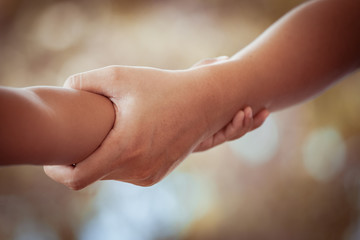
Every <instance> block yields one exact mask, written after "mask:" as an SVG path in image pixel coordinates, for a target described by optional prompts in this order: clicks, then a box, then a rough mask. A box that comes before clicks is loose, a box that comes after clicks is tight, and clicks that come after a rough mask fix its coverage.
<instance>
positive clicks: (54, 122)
mask: <svg viewBox="0 0 360 240" xmlns="http://www.w3.org/2000/svg"><path fill="white" fill-rule="evenodd" d="M0 112H1V118H0V133H1V138H0V165H13V164H38V165H44V164H47V165H51V164H68V165H69V164H74V163H78V162H79V161H81V160H83V159H84V158H86V157H87V156H88V155H90V154H91V153H92V152H93V151H94V150H95V149H96V148H97V147H98V146H99V145H100V144H101V142H102V141H103V139H104V138H105V137H106V135H107V134H108V132H109V131H110V129H111V127H112V125H113V122H114V117H115V113H114V108H113V106H112V103H111V102H110V101H109V100H108V99H107V98H105V97H103V96H100V95H98V94H93V93H89V92H85V91H78V90H74V89H65V88H59V87H31V88H10V87H0Z"/></svg>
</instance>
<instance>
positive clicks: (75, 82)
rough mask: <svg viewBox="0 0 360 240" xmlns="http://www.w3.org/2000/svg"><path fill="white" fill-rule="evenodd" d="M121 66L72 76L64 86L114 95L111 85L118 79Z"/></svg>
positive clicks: (109, 95)
mask: <svg viewBox="0 0 360 240" xmlns="http://www.w3.org/2000/svg"><path fill="white" fill-rule="evenodd" d="M119 69H120V67H116V66H109V67H105V68H100V69H95V70H91V71H88V72H83V73H78V74H75V75H72V76H70V77H69V78H68V79H67V80H66V81H65V83H64V87H67V88H74V89H78V90H84V91H89V92H93V93H97V94H102V95H106V96H108V97H112V96H111V95H112V94H111V93H110V92H109V89H111V88H109V86H112V84H114V82H115V81H116V79H117V76H118V73H119V71H120V70H119Z"/></svg>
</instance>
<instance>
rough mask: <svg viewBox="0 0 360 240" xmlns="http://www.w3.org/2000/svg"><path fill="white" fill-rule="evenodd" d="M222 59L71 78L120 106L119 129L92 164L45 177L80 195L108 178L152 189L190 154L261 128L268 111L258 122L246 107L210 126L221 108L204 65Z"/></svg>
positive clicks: (50, 171)
mask: <svg viewBox="0 0 360 240" xmlns="http://www.w3.org/2000/svg"><path fill="white" fill-rule="evenodd" d="M219 61H226V59H224V58H220V59H208V60H204V61H202V62H200V63H198V64H196V65H195V66H194V67H193V68H191V69H187V70H182V71H168V70H160V69H155V68H145V67H124V66H110V67H106V68H102V69H97V70H93V71H90V72H85V73H80V74H76V75H74V76H71V77H70V78H69V79H68V80H67V81H66V83H65V86H66V87H71V88H75V89H79V90H84V91H89V92H93V93H97V94H101V95H104V96H106V97H108V98H109V99H110V100H111V101H112V102H113V105H114V109H115V115H116V119H115V123H114V126H113V128H112V130H111V131H110V132H109V133H108V135H107V137H106V139H105V140H104V141H103V143H102V144H101V145H100V146H99V147H98V149H96V150H95V151H94V152H93V153H92V154H91V155H90V156H88V157H87V158H86V159H84V160H83V161H81V162H79V163H77V164H76V165H73V166H45V167H44V170H45V173H46V174H47V175H48V176H49V177H51V178H52V179H54V180H55V181H57V182H60V183H62V184H64V185H66V186H67V187H69V188H71V189H74V190H79V189H82V188H84V187H86V186H88V185H89V184H91V183H93V182H95V181H97V180H105V179H112V180H119V181H124V182H129V183H132V184H136V185H140V186H150V185H153V184H155V183H157V182H158V181H160V180H161V179H162V178H164V177H165V176H166V175H167V174H169V173H170V172H171V171H172V170H173V169H174V168H175V167H176V166H177V165H178V164H179V163H180V162H181V161H182V160H184V159H185V158H186V156H188V155H189V154H190V153H192V152H194V151H203V150H206V149H208V148H211V147H213V146H216V145H218V144H221V143H223V142H225V141H228V140H232V139H236V138H239V137H241V136H242V135H244V134H245V133H246V132H248V131H250V130H252V129H255V128H257V127H259V126H260V125H261V124H262V123H263V121H264V120H265V118H266V117H267V115H268V112H267V110H263V111H261V112H260V113H258V114H257V115H256V116H255V117H253V116H252V110H251V108H249V107H247V108H245V109H244V111H243V110H240V111H239V112H237V113H235V114H234V116H233V118H232V119H225V120H224V119H222V120H219V121H217V122H216V123H214V121H213V120H211V121H210V120H209V119H214V118H212V117H211V116H210V114H211V112H213V111H217V109H212V102H211V101H210V100H209V97H208V96H209V92H208V91H209V90H208V89H207V88H206V87H204V84H203V82H200V81H199V79H204V78H206V77H207V76H206V74H205V71H202V70H201V69H202V65H204V64H206V65H208V64H217V62H219ZM219 124H220V125H219ZM219 126H221V127H219ZM94 127H96V126H94Z"/></svg>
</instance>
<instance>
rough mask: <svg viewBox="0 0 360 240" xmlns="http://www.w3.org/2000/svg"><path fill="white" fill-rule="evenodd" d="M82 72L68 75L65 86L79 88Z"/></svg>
mask: <svg viewBox="0 0 360 240" xmlns="http://www.w3.org/2000/svg"><path fill="white" fill-rule="evenodd" d="M82 79H83V74H82V73H78V74H74V75H71V76H70V77H68V78H67V79H66V81H65V83H64V86H65V87H69V88H75V89H81V85H82V84H81V83H82Z"/></svg>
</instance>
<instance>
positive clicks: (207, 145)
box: [193, 136, 214, 152]
mask: <svg viewBox="0 0 360 240" xmlns="http://www.w3.org/2000/svg"><path fill="white" fill-rule="evenodd" d="M213 139H214V136H211V137H209V138H207V139H206V140H204V141H202V142H201V143H200V144H199V145H198V146H197V147H196V148H195V149H194V150H193V152H201V151H205V150H207V149H209V148H211V147H212V146H213V141H214V140H213Z"/></svg>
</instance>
